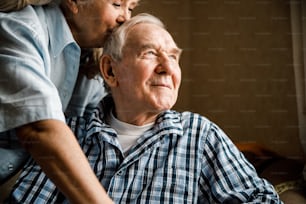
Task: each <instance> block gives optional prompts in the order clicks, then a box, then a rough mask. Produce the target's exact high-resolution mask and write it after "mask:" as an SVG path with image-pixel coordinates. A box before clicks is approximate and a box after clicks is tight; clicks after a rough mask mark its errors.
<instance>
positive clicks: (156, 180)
mask: <svg viewBox="0 0 306 204" xmlns="http://www.w3.org/2000/svg"><path fill="white" fill-rule="evenodd" d="M150 179H151V180H150ZM148 180H149V181H148V182H146V183H147V184H150V185H149V188H150V189H154V193H156V194H157V195H159V196H160V198H162V199H164V201H165V202H166V201H172V202H173V203H186V201H187V203H192V199H193V198H196V194H195V192H196V187H197V183H196V181H195V178H194V174H193V173H191V172H190V171H187V170H186V169H182V168H158V169H155V170H154V173H153V175H152V177H151V178H148ZM147 187H148V186H147Z"/></svg>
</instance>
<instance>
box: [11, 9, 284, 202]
mask: <svg viewBox="0 0 306 204" xmlns="http://www.w3.org/2000/svg"><path fill="white" fill-rule="evenodd" d="M180 54H181V49H179V48H178V47H177V45H176V43H175V42H174V40H173V39H172V37H171V35H170V34H169V33H168V32H167V31H166V30H165V28H164V26H163V24H162V23H161V22H160V21H159V20H158V19H157V18H155V17H153V16H150V15H147V14H139V15H137V16H136V17H133V18H132V19H131V20H129V21H127V22H125V23H124V24H123V25H122V26H121V27H119V28H118V29H116V30H115V31H114V32H113V34H112V35H111V37H110V38H109V39H108V40H107V42H106V44H105V46H104V53H103V55H102V58H101V62H100V70H101V73H102V76H103V78H104V80H105V82H106V84H107V89H108V90H109V91H110V95H109V96H107V97H105V98H104V99H103V101H101V103H100V105H99V106H98V107H97V109H96V111H95V112H94V114H93V115H92V117H89V118H85V117H77V118H70V119H69V120H68V121H67V122H68V125H69V126H70V127H71V128H72V130H73V132H74V133H75V135H76V136H77V138H78V141H79V143H80V145H81V146H82V148H83V151H84V152H85V155H86V156H87V158H88V160H89V162H90V164H91V167H92V169H93V170H94V172H95V173H96V176H97V177H98V178H99V180H100V182H101V183H102V184H103V186H104V187H105V188H106V190H107V191H108V195H109V196H110V197H111V198H112V199H113V201H114V202H115V203H175V204H178V203H282V202H281V201H280V200H279V197H278V195H277V194H276V192H275V191H274V189H273V187H272V186H271V184H269V183H268V182H267V181H266V180H264V179H261V178H259V177H258V176H257V174H256V171H255V169H254V168H253V166H252V165H251V164H250V163H249V162H248V161H247V160H246V159H245V157H244V156H243V155H242V154H241V152H239V151H238V149H237V148H236V147H235V146H234V144H233V143H232V142H231V141H230V139H229V138H228V137H227V136H226V135H225V133H224V132H223V131H222V130H221V129H220V128H219V127H218V126H217V125H216V124H214V123H213V122H211V121H209V120H208V119H207V118H205V117H203V116H201V115H199V114H195V113H191V112H183V113H179V112H176V111H174V110H170V109H171V108H172V107H173V105H174V104H175V102H176V100H177V96H178V90H179V86H180V83H181V69H180V66H179V59H180ZM33 186H34V187H33ZM16 195H22V196H23V197H18V199H17V200H24V201H34V202H38V201H42V202H47V201H48V202H50V203H54V202H56V201H61V202H65V198H64V197H63V196H62V195H61V194H60V193H59V191H58V190H57V189H56V187H55V186H54V185H53V184H52V182H50V180H48V179H47V177H46V176H45V175H44V174H43V173H41V171H40V168H39V166H37V165H35V164H33V163H32V164H29V165H28V167H27V168H26V169H25V171H24V172H23V173H22V175H21V177H20V179H19V181H18V183H17V185H16V188H15V189H14V191H13V193H12V196H13V198H15V200H16Z"/></svg>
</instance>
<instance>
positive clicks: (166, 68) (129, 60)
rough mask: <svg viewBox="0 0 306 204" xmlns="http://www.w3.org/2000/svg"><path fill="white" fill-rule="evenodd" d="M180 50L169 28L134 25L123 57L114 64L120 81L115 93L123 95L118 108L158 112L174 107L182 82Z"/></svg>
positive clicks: (120, 96) (129, 33)
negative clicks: (168, 30)
mask: <svg viewBox="0 0 306 204" xmlns="http://www.w3.org/2000/svg"><path fill="white" fill-rule="evenodd" d="M180 53H181V50H180V49H179V48H178V47H177V46H176V44H175V42H174V40H173V39H172V37H171V35H170V34H169V33H168V32H167V31H166V30H164V29H162V28H160V27H158V26H156V25H153V24H144V23H142V24H138V25H136V26H134V27H133V28H132V29H131V30H130V31H129V32H128V37H127V40H126V44H125V46H124V48H123V57H122V60H121V61H120V62H118V63H114V65H113V68H114V71H115V73H116V77H117V80H118V87H117V88H116V90H114V91H115V92H116V93H114V92H113V94H114V95H117V96H118V95H119V98H120V99H119V100H118V101H119V103H116V107H118V105H119V106H120V107H121V108H126V109H127V110H128V109H132V110H134V111H136V112H141V111H144V112H157V113H158V112H160V111H163V110H167V109H170V108H172V107H173V105H174V104H175V102H176V100H177V96H178V90H179V86H180V82H181V69H180V66H179V58H180ZM112 91H113V90H112ZM135 109H136V110H135Z"/></svg>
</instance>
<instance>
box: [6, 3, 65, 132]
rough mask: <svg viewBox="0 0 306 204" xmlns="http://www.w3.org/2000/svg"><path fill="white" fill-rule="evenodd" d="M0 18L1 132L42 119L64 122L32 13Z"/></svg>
mask: <svg viewBox="0 0 306 204" xmlns="http://www.w3.org/2000/svg"><path fill="white" fill-rule="evenodd" d="M24 10H26V9H24ZM27 10H29V9H28V8H27ZM32 10H33V9H32ZM0 19H1V21H0V44H1V46H0V64H1V67H0V132H3V131H5V130H8V129H11V128H15V127H17V126H20V125H23V124H26V123H30V122H34V121H38V120H43V119H58V120H62V121H65V118H64V115H63V111H62V105H61V101H60V98H59V96H58V92H57V89H56V87H55V86H54V84H53V83H52V82H51V80H50V71H51V70H50V55H49V54H48V43H47V41H48V39H47V35H46V34H44V30H43V28H42V27H41V26H39V23H36V22H37V21H38V19H37V16H36V15H35V12H34V11H32V13H31V12H26V11H24V12H23V11H22V12H18V13H8V14H5V13H0Z"/></svg>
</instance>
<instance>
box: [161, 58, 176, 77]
mask: <svg viewBox="0 0 306 204" xmlns="http://www.w3.org/2000/svg"><path fill="white" fill-rule="evenodd" d="M158 61H159V66H158V69H157V72H158V73H159V74H162V73H163V74H165V73H167V74H171V73H172V71H173V69H174V66H175V65H174V63H173V61H172V60H171V58H170V57H169V56H168V55H166V54H162V55H161V56H159V59H158Z"/></svg>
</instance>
